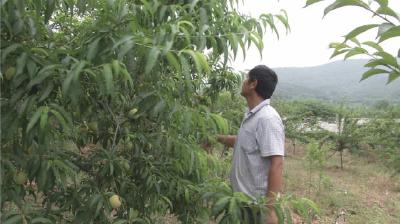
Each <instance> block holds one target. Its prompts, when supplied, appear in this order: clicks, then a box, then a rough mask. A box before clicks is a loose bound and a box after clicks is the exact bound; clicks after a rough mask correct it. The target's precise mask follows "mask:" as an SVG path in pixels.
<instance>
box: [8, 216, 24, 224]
mask: <svg viewBox="0 0 400 224" xmlns="http://www.w3.org/2000/svg"><path fill="white" fill-rule="evenodd" d="M21 221H22V216H21V215H20V214H17V215H14V216H12V217H11V218H8V219H7V220H6V221H4V222H3V224H15V223H18V224H19V223H21Z"/></svg>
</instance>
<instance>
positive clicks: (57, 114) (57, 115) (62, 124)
mask: <svg viewBox="0 0 400 224" xmlns="http://www.w3.org/2000/svg"><path fill="white" fill-rule="evenodd" d="M50 113H52V114H53V115H54V116H55V117H56V118H57V120H58V122H60V124H61V126H62V127H63V129H64V131H65V132H68V131H69V130H70V126H69V125H68V124H67V122H66V121H65V118H64V117H63V116H62V115H61V113H60V112H58V111H56V110H50Z"/></svg>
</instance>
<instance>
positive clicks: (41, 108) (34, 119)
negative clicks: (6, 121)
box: [26, 106, 44, 133]
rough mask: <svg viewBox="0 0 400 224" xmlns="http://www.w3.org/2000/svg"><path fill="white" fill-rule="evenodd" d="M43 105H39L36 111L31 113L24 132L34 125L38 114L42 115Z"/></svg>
mask: <svg viewBox="0 0 400 224" xmlns="http://www.w3.org/2000/svg"><path fill="white" fill-rule="evenodd" d="M43 109H44V107H43V106H42V107H39V108H38V109H37V110H36V112H35V113H34V114H33V116H32V117H31V119H30V121H29V123H28V126H27V128H26V132H27V133H28V132H29V131H30V130H31V129H32V128H33V126H35V124H36V123H37V121H38V120H39V118H40V116H41V115H42V111H43Z"/></svg>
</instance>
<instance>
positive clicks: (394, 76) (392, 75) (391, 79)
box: [386, 71, 400, 84]
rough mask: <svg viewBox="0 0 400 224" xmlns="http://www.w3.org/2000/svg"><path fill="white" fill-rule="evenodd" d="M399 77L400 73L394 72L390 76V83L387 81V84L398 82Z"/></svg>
mask: <svg viewBox="0 0 400 224" xmlns="http://www.w3.org/2000/svg"><path fill="white" fill-rule="evenodd" d="M399 77H400V72H398V71H392V72H391V73H390V74H389V79H388V81H387V83H386V84H390V83H391V82H393V81H394V80H396V79H397V78H399Z"/></svg>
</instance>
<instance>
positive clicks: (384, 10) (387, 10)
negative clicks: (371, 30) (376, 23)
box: [376, 6, 400, 20]
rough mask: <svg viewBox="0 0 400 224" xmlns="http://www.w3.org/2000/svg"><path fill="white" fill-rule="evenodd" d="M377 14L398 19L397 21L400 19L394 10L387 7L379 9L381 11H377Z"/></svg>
mask: <svg viewBox="0 0 400 224" xmlns="http://www.w3.org/2000/svg"><path fill="white" fill-rule="evenodd" d="M376 13H378V14H382V15H388V16H392V17H394V18H396V19H397V20H399V19H400V17H399V15H398V14H397V13H396V12H395V11H393V9H391V8H389V7H387V6H381V7H379V9H378V10H376Z"/></svg>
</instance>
